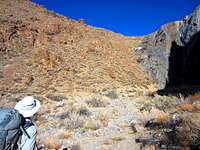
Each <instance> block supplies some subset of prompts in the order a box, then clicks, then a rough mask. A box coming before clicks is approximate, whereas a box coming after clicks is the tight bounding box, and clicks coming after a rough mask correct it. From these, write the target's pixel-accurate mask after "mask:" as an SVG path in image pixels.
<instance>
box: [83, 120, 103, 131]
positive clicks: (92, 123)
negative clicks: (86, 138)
mask: <svg viewBox="0 0 200 150" xmlns="http://www.w3.org/2000/svg"><path fill="white" fill-rule="evenodd" d="M83 128H84V129H89V130H97V129H99V128H100V123H99V122H98V121H96V120H88V121H86V122H85V123H84V125H83Z"/></svg>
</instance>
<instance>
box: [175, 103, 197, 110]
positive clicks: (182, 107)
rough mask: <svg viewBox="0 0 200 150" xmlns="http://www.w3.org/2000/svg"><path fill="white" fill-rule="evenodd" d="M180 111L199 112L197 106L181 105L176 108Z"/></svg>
mask: <svg viewBox="0 0 200 150" xmlns="http://www.w3.org/2000/svg"><path fill="white" fill-rule="evenodd" d="M177 107H178V108H179V109H180V110H183V111H189V112H195V111H199V110H200V105H199V104H191V103H183V104H180V105H178V106H177Z"/></svg>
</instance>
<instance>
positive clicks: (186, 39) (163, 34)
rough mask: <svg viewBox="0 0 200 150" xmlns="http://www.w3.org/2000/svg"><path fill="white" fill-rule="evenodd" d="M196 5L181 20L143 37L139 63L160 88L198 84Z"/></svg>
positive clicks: (199, 52)
mask: <svg viewBox="0 0 200 150" xmlns="http://www.w3.org/2000/svg"><path fill="white" fill-rule="evenodd" d="M199 31H200V6H199V7H198V8H197V9H196V10H195V11H194V12H193V13H192V14H191V15H190V16H186V17H185V18H184V19H183V20H181V21H176V22H174V23H170V24H167V25H164V26H162V27H161V28H160V29H159V30H158V31H156V32H154V33H152V34H150V35H148V36H146V37H145V38H144V41H143V43H142V44H141V47H142V49H140V50H137V51H136V52H137V54H139V59H138V62H140V63H141V64H142V65H143V66H144V67H145V68H146V69H147V70H148V71H149V72H150V74H151V76H152V78H153V80H154V81H155V82H156V83H157V84H158V85H159V88H160V89H164V88H171V87H173V88H174V87H181V86H191V85H195V86H196V85H200V71H198V70H199V69H198V68H199V66H200V33H199Z"/></svg>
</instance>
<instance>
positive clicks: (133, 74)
mask: <svg viewBox="0 0 200 150" xmlns="http://www.w3.org/2000/svg"><path fill="white" fill-rule="evenodd" d="M199 13H200V12H199V8H197V9H196V11H195V12H194V13H193V14H192V15H191V16H188V17H186V18H185V19H184V20H183V21H178V22H175V23H171V24H168V25H165V26H163V27H161V29H160V30H159V31H156V32H155V33H152V34H150V35H147V36H145V37H126V36H123V35H121V34H116V33H113V32H111V31H107V30H105V29H100V28H95V27H91V26H89V25H87V23H86V22H87V21H84V20H83V19H80V20H79V21H75V20H71V19H70V18H67V17H64V16H61V15H59V14H56V13H54V12H51V11H48V10H46V9H45V8H43V7H41V6H39V5H36V4H34V3H32V2H31V1H30V0H0V107H14V105H15V104H16V102H18V101H19V100H20V99H21V98H23V97H24V96H26V95H33V96H34V97H36V98H37V99H39V100H40V101H41V103H42V107H41V109H40V111H39V113H38V114H37V116H36V117H35V118H33V119H34V122H35V123H36V125H37V127H38V128H37V129H38V136H37V143H38V145H40V146H41V145H42V146H45V148H46V149H50V150H52V149H53V150H64V149H66V148H68V149H71V150H118V149H121V150H129V149H133V150H139V149H140V144H138V143H136V142H135V139H136V138H138V137H142V138H143V136H145V137H146V138H148V137H149V136H153V138H160V139H161V138H162V139H161V141H162V143H161V144H162V145H164V146H166V145H167V146H168V145H169V146H172V147H173V146H177V147H178V148H179V149H181V148H182V149H183V148H186V149H187V148H188V149H189V148H191V147H195V148H196V147H197V148H198V146H199V141H200V140H199V131H200V130H199V129H200V127H199V125H200V118H199V117H200V115H199V113H200V104H199V97H200V96H199V95H200V94H196V95H194V96H190V97H188V98H184V97H182V96H181V95H180V96H179V97H172V96H160V95H157V94H156V93H154V92H153V93H152V91H156V90H157V85H158V86H159V88H166V87H170V86H172V87H173V86H177V85H178V86H180V85H182V84H187V85H193V86H196V85H195V84H194V83H198V82H199V81H200V80H199V76H200V73H199V71H198V69H197V67H198V66H199V64H200V63H199V59H198V56H199V52H198V49H199V43H200V42H199V39H200V38H199V33H198V31H199V28H200V21H199V16H200V15H199ZM186 56H187V57H186ZM148 71H149V72H148ZM152 79H153V80H152ZM175 79H176V80H175ZM175 81H176V82H175ZM197 81H198V82H197ZM154 82H156V83H157V85H156V84H155V83H154ZM180 120H182V122H179V121H180ZM177 121H178V123H179V124H178V130H176V131H174V128H173V130H172V131H173V133H172V135H173V137H172V136H170V135H171V130H169V128H168V129H166V130H165V129H162V128H163V127H168V126H169V125H171V122H172V123H174V122H175V123H177ZM147 123H149V124H147ZM147 125H150V128H152V127H153V126H152V125H157V126H158V127H159V128H160V127H161V129H157V128H156V129H155V131H152V130H151V131H149V130H147V129H146V128H145V127H147ZM173 125H174V124H172V126H170V127H173ZM176 125H177V124H175V126H176ZM168 131H170V132H169V133H170V134H168V133H166V132H168ZM183 133H185V134H183ZM174 135H175V136H174ZM176 135H178V136H176ZM174 138H175V139H174ZM175 140H176V141H178V142H176V143H174V141H175ZM170 144H171V145H170ZM153 146H154V145H150V146H148V145H147V147H146V148H152V147H153ZM177 147H175V148H177Z"/></svg>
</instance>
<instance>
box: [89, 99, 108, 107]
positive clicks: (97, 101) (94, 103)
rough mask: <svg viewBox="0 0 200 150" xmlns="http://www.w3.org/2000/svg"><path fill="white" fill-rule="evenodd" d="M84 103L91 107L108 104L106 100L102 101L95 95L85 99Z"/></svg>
mask: <svg viewBox="0 0 200 150" xmlns="http://www.w3.org/2000/svg"><path fill="white" fill-rule="evenodd" d="M86 103H87V104H88V105H90V106H92V107H106V106H107V105H108V102H107V101H103V100H102V99H100V98H97V97H95V98H92V99H90V100H87V101H86Z"/></svg>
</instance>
